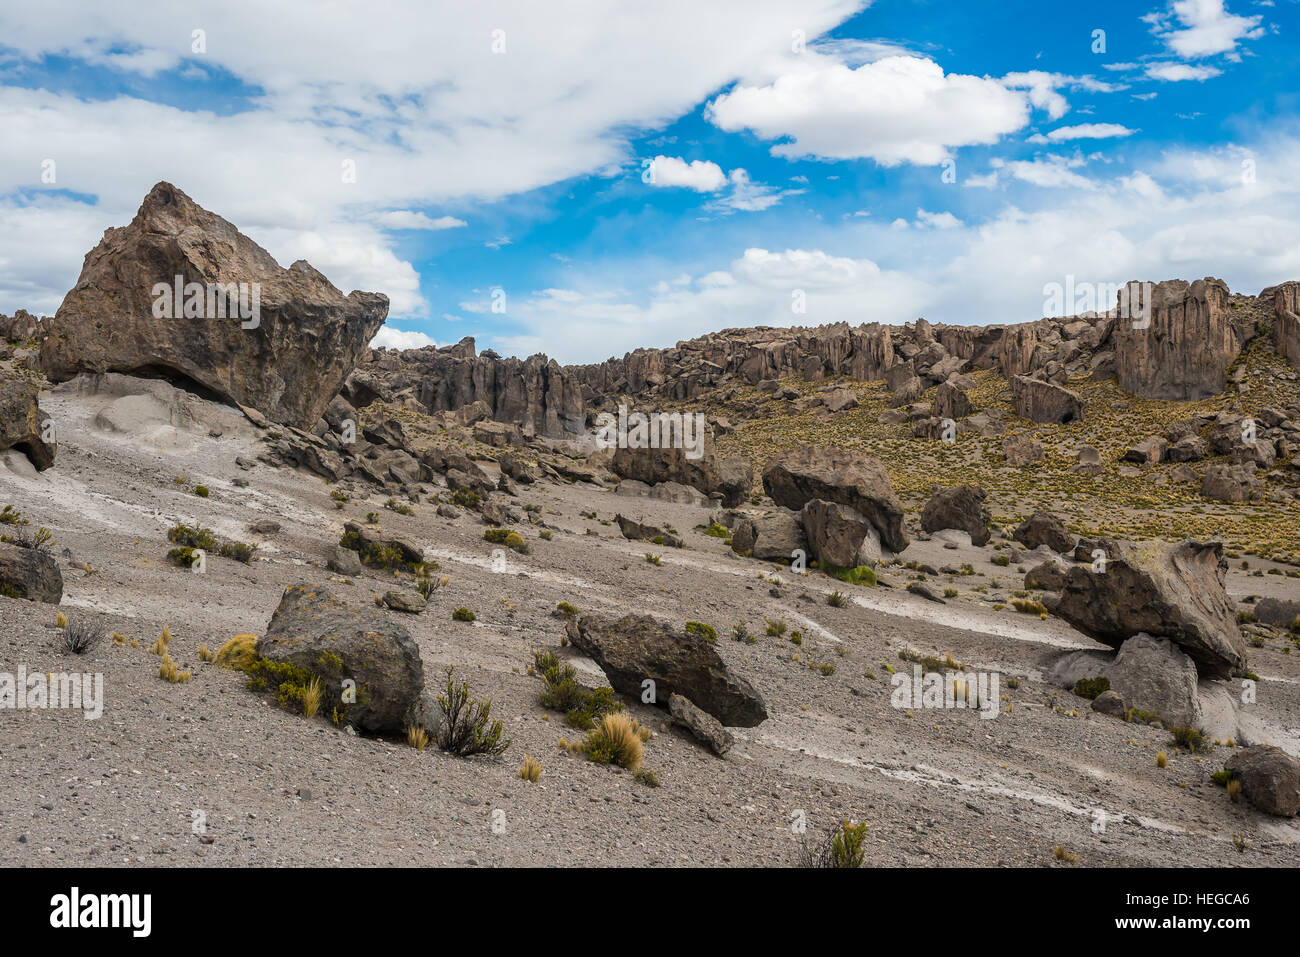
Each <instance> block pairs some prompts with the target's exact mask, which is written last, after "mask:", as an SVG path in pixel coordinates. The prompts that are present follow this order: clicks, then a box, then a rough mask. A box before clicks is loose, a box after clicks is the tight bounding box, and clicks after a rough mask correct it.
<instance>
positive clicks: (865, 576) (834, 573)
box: [822, 565, 876, 588]
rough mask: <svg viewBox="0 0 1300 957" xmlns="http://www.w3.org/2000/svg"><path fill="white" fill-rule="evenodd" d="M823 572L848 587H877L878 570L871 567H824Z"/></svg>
mask: <svg viewBox="0 0 1300 957" xmlns="http://www.w3.org/2000/svg"><path fill="white" fill-rule="evenodd" d="M822 570H823V571H824V572H826V574H827V575H830V576H831V577H832V578H836V579H839V580H840V581H842V582H844V583H845V584H848V585H864V586H867V587H873V588H874V587H875V585H876V570H875V569H874V568H872V567H871V566H870V565H858V566H857V567H856V568H836V567H835V566H834V565H823V566H822Z"/></svg>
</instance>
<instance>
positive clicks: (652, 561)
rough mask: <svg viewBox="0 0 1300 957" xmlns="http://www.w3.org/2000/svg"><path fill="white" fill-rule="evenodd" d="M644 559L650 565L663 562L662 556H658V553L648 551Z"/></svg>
mask: <svg viewBox="0 0 1300 957" xmlns="http://www.w3.org/2000/svg"><path fill="white" fill-rule="evenodd" d="M645 560H646V561H648V562H649V563H650V564H651V565H662V564H663V559H662V558H660V557H659V556H658V555H652V554H651V553H650V552H646V553H645Z"/></svg>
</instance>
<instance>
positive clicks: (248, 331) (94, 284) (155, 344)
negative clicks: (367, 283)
mask: <svg viewBox="0 0 1300 957" xmlns="http://www.w3.org/2000/svg"><path fill="white" fill-rule="evenodd" d="M178 283H179V284H180V295H179V296H178V295H177V284H178ZM241 284H242V285H241ZM387 314H388V298H387V297H386V296H382V295H380V294H378V293H367V292H353V293H351V294H350V295H348V296H344V295H343V294H342V293H341V292H339V290H337V289H336V288H334V286H333V285H331V284H330V282H329V280H327V279H326V278H325V277H324V276H322V275H321V274H320V273H319V272H317V271H316V270H315V269H313V268H312V267H311V266H310V265H308V264H307V263H306V262H305V261H302V260H299V261H298V262H295V263H294V264H293V265H292V266H290V267H289V268H288V269H282V268H281V267H280V265H279V264H278V263H276V261H275V260H274V259H273V258H272V257H271V255H270V254H269V253H268V252H267V251H266V250H264V249H262V248H261V247H260V246H258V245H257V244H256V243H254V242H253V241H252V240H251V239H249V238H248V237H247V236H244V235H243V234H242V233H240V232H239V230H238V229H236V228H235V227H234V226H233V225H232V224H230V223H229V222H227V221H226V220H224V219H222V218H221V217H220V216H217V215H215V214H213V213H210V212H208V211H207V210H205V209H203V208H202V207H200V206H199V205H198V204H196V203H195V202H194V201H193V200H192V199H190V198H189V197H188V196H186V195H185V194H184V193H183V192H181V191H180V190H179V189H177V188H176V187H175V186H172V185H171V184H169V183H159V184H158V185H157V186H155V187H154V188H153V189H152V190H150V192H149V195H148V196H146V197H145V199H144V202H143V203H142V204H141V206H140V211H139V212H138V213H137V214H136V216H135V219H133V220H132V221H131V223H130V225H128V226H124V227H120V228H113V229H109V230H107V231H106V232H105V233H104V238H103V240H101V241H100V243H99V245H98V246H96V247H95V248H94V249H92V250H91V251H90V252H89V253H88V254H87V255H86V260H85V264H84V265H83V267H82V270H81V276H80V277H79V278H78V280H77V285H76V286H75V287H74V288H73V289H72V290H71V291H70V292H69V293H68V294H67V296H66V297H64V300H63V304H62V305H61V306H60V307H59V310H58V312H57V313H56V314H55V316H54V318H53V319H50V320H48V321H46V322H44V323H42V327H43V331H44V334H45V340H44V343H43V345H42V349H41V362H42V365H43V367H44V369H45V372H46V374H47V375H48V376H49V377H50V379H52V380H53V381H55V382H62V381H64V380H66V379H70V378H72V377H73V376H75V375H77V374H78V373H81V372H124V373H129V374H132V375H140V376H148V377H155V378H167V379H172V380H174V381H178V384H181V383H185V384H189V383H193V385H194V387H195V389H196V391H199V392H200V393H205V394H211V395H215V396H216V397H218V398H220V399H223V400H227V401H233V402H236V403H238V404H240V405H244V406H249V407H252V408H253V409H256V410H257V411H258V412H261V413H262V414H263V415H265V416H266V417H267V418H268V419H271V420H272V421H275V422H280V423H284V424H288V425H294V426H297V427H299V428H303V429H309V428H311V427H312V426H314V425H315V424H316V421H317V420H318V419H319V418H320V417H321V413H322V412H324V411H325V408H326V406H327V405H328V404H329V402H330V400H331V399H332V398H334V396H335V394H336V393H337V392H338V391H339V387H340V386H341V385H342V384H343V380H344V379H345V378H346V377H347V375H348V373H350V372H351V371H352V369H353V367H354V366H355V364H356V360H357V357H358V356H359V355H360V354H361V351H362V350H363V349H364V348H365V346H366V344H367V343H368V342H369V340H370V339H371V337H372V336H374V334H375V333H376V332H377V331H378V330H379V327H380V326H381V325H383V322H384V318H385V316H387Z"/></svg>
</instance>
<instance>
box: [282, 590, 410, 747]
mask: <svg viewBox="0 0 1300 957" xmlns="http://www.w3.org/2000/svg"><path fill="white" fill-rule="evenodd" d="M257 653H258V654H259V655H260V656H261V657H263V658H266V659H268V660H269V661H274V662H280V663H285V664H291V665H293V666H295V667H297V668H303V669H305V670H307V671H310V672H312V673H314V674H316V675H317V676H318V677H319V678H320V679H321V682H322V684H323V685H324V694H323V695H322V698H321V706H322V708H323V709H324V710H325V711H326V713H328V712H329V711H330V710H331V709H332V708H334V707H335V706H338V707H340V709H341V710H343V711H344V712H345V716H346V720H347V722H348V723H349V724H351V725H352V726H353V727H355V728H357V729H358V730H360V731H370V732H376V733H378V732H390V733H400V732H403V731H405V730H406V727H407V725H408V724H409V723H411V722H412V721H413V719H414V717H415V716H416V715H417V714H419V711H420V709H421V707H422V702H421V699H422V696H423V692H424V665H423V663H422V662H421V660H420V649H419V646H417V645H416V643H415V640H414V639H413V638H412V637H411V635H410V633H409V632H407V630H406V629H405V628H404V627H402V626H401V625H398V624H395V623H393V622H392V621H391V620H390V619H389V618H388V617H387V616H385V615H384V614H383V612H381V611H379V610H378V609H376V608H373V607H369V606H367V607H362V608H357V607H354V606H351V605H348V604H347V603H345V602H344V601H342V600H341V599H339V598H336V597H335V596H334V595H333V594H331V593H330V592H329V591H327V590H326V589H324V588H321V587H319V586H316V585H291V586H289V587H288V588H286V589H285V591H284V595H283V596H282V597H281V599H280V606H279V607H278V608H277V609H276V610H275V614H274V615H272V616H271V623H270V624H269V625H267V628H266V634H265V636H263V637H262V638H261V640H259V641H258V643H257ZM348 679H351V680H352V681H354V682H356V685H355V688H356V701H355V702H353V703H351V704H347V703H345V702H344V699H343V689H344V685H343V682H344V681H345V680H348Z"/></svg>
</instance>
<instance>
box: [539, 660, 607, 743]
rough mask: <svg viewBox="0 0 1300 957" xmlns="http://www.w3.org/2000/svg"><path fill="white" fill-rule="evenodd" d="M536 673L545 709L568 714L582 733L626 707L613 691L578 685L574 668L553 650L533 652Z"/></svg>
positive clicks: (569, 720) (540, 699) (572, 724)
mask: <svg viewBox="0 0 1300 957" xmlns="http://www.w3.org/2000/svg"><path fill="white" fill-rule="evenodd" d="M533 670H534V671H535V672H536V673H537V674H538V675H540V676H541V678H542V690H541V693H540V694H539V695H538V696H537V701H538V703H539V704H540V705H541V706H542V707H543V708H548V709H549V710H551V711H560V712H563V713H564V720H565V721H566V722H567V723H568V724H569V725H571V726H572V727H575V728H577V729H578V730H580V731H586V730H588V729H590V728H591V727H592V726H593V725H594V724H595V723H596V722H597V721H598V720H600V719H601V718H603V717H604V716H605V715H607V714H610V713H612V712H615V711H621V710H622V709H623V705H622V704H620V703H619V702H617V701H615V700H614V689H613V688H596V689H591V688H584V687H583V686H582V685H581V684H579V683H578V674H577V672H576V671H575V670H574V667H573V665H570V664H563V665H562V664H560V660H559V659H558V658H557V657H556V656H555V653H554V652H552V651H546V652H542V651H538V652H534V653H533Z"/></svg>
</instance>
